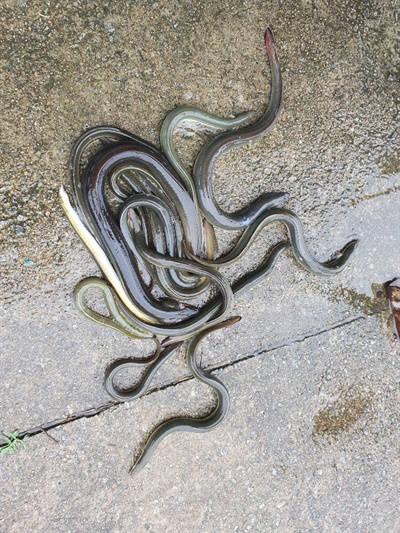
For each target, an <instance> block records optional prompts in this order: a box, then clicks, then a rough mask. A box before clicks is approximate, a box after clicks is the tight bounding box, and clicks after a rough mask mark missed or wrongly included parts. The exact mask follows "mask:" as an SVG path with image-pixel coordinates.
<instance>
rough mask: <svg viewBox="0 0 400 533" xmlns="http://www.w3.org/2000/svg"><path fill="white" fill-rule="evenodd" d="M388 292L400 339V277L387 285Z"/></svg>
mask: <svg viewBox="0 0 400 533" xmlns="http://www.w3.org/2000/svg"><path fill="white" fill-rule="evenodd" d="M386 292H387V295H388V298H389V304H390V310H391V313H392V316H393V321H394V325H395V328H396V333H397V339H398V340H400V278H397V279H395V280H393V281H391V282H390V283H389V284H388V285H386Z"/></svg>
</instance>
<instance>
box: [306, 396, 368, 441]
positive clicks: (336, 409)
mask: <svg viewBox="0 0 400 533" xmlns="http://www.w3.org/2000/svg"><path fill="white" fill-rule="evenodd" d="M372 398H373V394H372V393H367V392H365V391H363V390H361V388H360V387H359V388H355V387H350V388H347V389H342V390H341V391H340V392H339V396H338V398H337V399H336V401H335V402H334V403H332V404H331V405H328V406H326V407H324V408H323V409H321V410H320V411H318V413H317V414H316V415H315V416H314V427H313V433H312V434H313V437H337V436H338V435H340V434H341V433H343V432H346V431H349V430H350V429H351V428H352V427H353V426H354V425H355V424H356V422H358V421H359V420H360V419H361V418H362V417H364V416H365V414H366V413H367V412H368V408H369V406H370V405H371V402H372Z"/></svg>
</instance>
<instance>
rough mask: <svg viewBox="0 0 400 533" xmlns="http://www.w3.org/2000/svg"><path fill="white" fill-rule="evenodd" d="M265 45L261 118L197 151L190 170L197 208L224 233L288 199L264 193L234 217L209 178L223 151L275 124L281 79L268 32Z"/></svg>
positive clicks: (280, 99) (283, 195)
mask: <svg viewBox="0 0 400 533" xmlns="http://www.w3.org/2000/svg"><path fill="white" fill-rule="evenodd" d="M265 45H266V49H267V55H268V59H269V62H270V65H271V76H272V83H271V94H270V99H269V104H268V107H267V109H266V111H265V113H264V114H263V116H262V117H261V118H260V119H259V120H258V121H257V122H256V123H255V124H253V125H251V126H247V127H244V128H240V129H237V130H235V131H228V132H226V133H222V134H221V135H218V136H217V137H215V138H214V139H212V140H211V141H210V142H209V143H208V144H206V146H205V147H204V148H203V149H202V150H201V152H200V154H199V155H198V157H197V160H196V163H195V165H194V169H193V177H194V181H195V187H196V190H197V193H198V199H199V205H200V208H201V210H202V212H203V214H204V216H205V217H206V218H207V220H208V221H209V222H211V223H212V224H214V225H215V226H218V227H219V228H223V229H226V230H237V229H242V228H245V227H246V226H248V225H249V224H251V222H253V220H255V219H256V218H257V217H258V216H259V215H260V214H261V213H262V212H264V211H266V210H268V209H271V208H273V207H279V206H281V205H282V204H283V203H284V202H285V201H286V199H287V198H288V196H289V195H288V194H287V193H280V192H274V193H268V194H264V195H263V196H261V197H260V198H258V199H257V200H256V201H255V202H254V203H252V204H251V205H250V206H248V207H245V208H244V209H242V210H241V211H238V212H237V213H227V212H225V211H223V210H222V209H221V208H220V207H219V205H218V204H217V202H216V200H215V198H214V193H213V187H212V175H213V170H214V166H215V163H216V162H217V160H218V158H219V157H220V156H221V155H222V154H223V153H224V152H226V151H227V150H231V149H232V148H235V147H239V146H243V145H244V144H247V143H250V142H253V141H255V140H257V139H260V138H261V137H264V135H266V134H267V132H268V131H269V130H270V129H271V128H272V127H273V125H274V124H275V122H276V120H277V117H278V114H279V112H280V109H281V104H282V76H281V70H280V67H279V62H278V56H277V53H276V48H275V43H274V39H273V36H272V32H271V30H270V29H269V28H268V29H267V30H266V32H265Z"/></svg>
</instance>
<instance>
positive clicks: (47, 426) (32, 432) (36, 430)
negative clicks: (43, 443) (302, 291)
mask: <svg viewBox="0 0 400 533" xmlns="http://www.w3.org/2000/svg"><path fill="white" fill-rule="evenodd" d="M366 318H367V317H366V316H365V315H364V314H362V313H360V314H358V315H355V316H352V317H349V318H347V319H344V320H341V321H339V322H335V323H333V324H328V325H326V326H324V327H322V328H319V329H316V330H313V331H310V332H306V333H304V334H302V335H298V336H296V337H292V338H289V339H285V340H283V341H280V342H278V343H275V344H273V345H271V346H268V347H265V348H262V349H260V350H257V351H255V352H253V353H251V354H247V355H243V356H241V357H238V358H237V359H235V360H232V361H229V362H227V363H222V364H221V363H219V364H217V365H214V366H209V367H207V368H206V370H208V371H210V372H215V371H217V370H224V369H225V368H229V367H232V366H236V365H237V364H239V363H243V362H245V361H248V360H249V359H253V358H254V357H257V356H259V355H264V354H266V353H268V352H272V351H274V350H278V349H279V348H283V347H285V346H291V345H293V344H297V343H301V342H304V341H305V340H307V339H310V338H312V337H317V336H319V335H323V334H324V333H327V332H329V331H332V330H335V329H338V328H342V327H344V326H347V325H348V324H351V323H353V322H356V321H359V320H365V319H366ZM191 379H194V378H193V376H192V375H191V374H186V375H184V376H182V377H181V378H180V379H179V380H175V381H168V382H166V383H164V384H162V385H159V386H157V387H152V388H149V389H148V390H147V391H146V393H145V394H143V395H142V396H141V397H143V396H148V395H150V394H153V393H155V392H159V391H162V390H165V389H169V388H171V387H176V386H177V385H179V384H180V383H183V382H185V381H189V380H191ZM137 399H138V398H137ZM122 403H125V402H107V403H105V404H101V405H100V406H98V407H92V408H89V409H84V410H83V411H78V412H76V413H72V414H70V415H68V416H66V417H64V418H59V419H56V420H52V421H51V422H45V423H44V424H42V425H40V426H35V427H33V428H30V429H27V430H24V431H22V432H20V433H19V434H18V437H19V438H23V437H25V436H28V437H34V436H36V435H39V434H41V433H47V431H49V430H51V429H55V428H58V427H60V426H65V425H67V424H71V423H72V422H75V421H77V420H80V419H82V418H93V417H95V416H97V415H99V414H101V413H103V412H105V411H108V410H109V409H111V408H113V407H118V406H120V405H121V404H122ZM6 446H7V444H6V442H4V443H2V444H0V450H1V449H2V448H4V447H6Z"/></svg>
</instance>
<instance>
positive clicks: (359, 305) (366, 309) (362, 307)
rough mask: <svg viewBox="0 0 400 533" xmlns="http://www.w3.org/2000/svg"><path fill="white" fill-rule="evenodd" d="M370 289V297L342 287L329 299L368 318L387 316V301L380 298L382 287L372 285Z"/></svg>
mask: <svg viewBox="0 0 400 533" xmlns="http://www.w3.org/2000/svg"><path fill="white" fill-rule="evenodd" d="M371 288H372V292H373V294H374V296H372V297H371V296H367V295H366V294H363V293H359V292H357V291H355V290H353V289H349V288H348V287H343V288H340V289H339V290H337V291H335V292H333V293H332V294H331V297H332V299H333V300H334V301H343V302H345V303H346V304H347V305H351V306H352V307H353V308H354V309H356V310H357V311H361V312H362V313H365V314H366V315H368V316H372V315H383V314H384V315H387V314H388V307H387V300H386V299H385V298H384V297H382V295H383V291H384V287H383V285H378V284H373V285H372V286H371Z"/></svg>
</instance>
